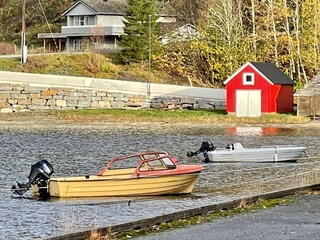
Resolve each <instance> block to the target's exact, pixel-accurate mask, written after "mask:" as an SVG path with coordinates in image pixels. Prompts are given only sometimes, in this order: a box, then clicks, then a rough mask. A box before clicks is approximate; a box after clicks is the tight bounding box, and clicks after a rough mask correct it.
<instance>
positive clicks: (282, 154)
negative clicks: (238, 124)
mask: <svg viewBox="0 0 320 240" xmlns="http://www.w3.org/2000/svg"><path fill="white" fill-rule="evenodd" d="M305 151H306V148H305V147H298V146H291V145H289V146H272V147H261V148H242V149H235V150H232V149H216V150H214V151H209V152H207V153H204V154H207V155H208V159H209V161H210V162H225V163H226V162H295V161H297V160H298V159H299V158H301V157H302V155H303V154H304V153H305Z"/></svg>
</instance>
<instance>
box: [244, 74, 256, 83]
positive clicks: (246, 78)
mask: <svg viewBox="0 0 320 240" xmlns="http://www.w3.org/2000/svg"><path fill="white" fill-rule="evenodd" d="M243 85H254V74H253V73H244V74H243Z"/></svg>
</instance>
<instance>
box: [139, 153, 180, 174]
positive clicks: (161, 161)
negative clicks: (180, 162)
mask: <svg viewBox="0 0 320 240" xmlns="http://www.w3.org/2000/svg"><path fill="white" fill-rule="evenodd" d="M174 168H176V165H175V164H174V162H173V161H172V160H171V159H170V158H169V157H167V156H165V157H160V158H156V159H152V160H149V161H145V162H144V163H142V164H141V165H140V167H139V171H140V172H145V171H159V170H167V169H174Z"/></svg>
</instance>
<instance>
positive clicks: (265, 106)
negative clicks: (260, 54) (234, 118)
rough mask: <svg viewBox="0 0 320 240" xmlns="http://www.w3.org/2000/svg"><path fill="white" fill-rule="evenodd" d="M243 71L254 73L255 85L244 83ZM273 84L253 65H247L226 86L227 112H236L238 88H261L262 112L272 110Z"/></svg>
mask: <svg viewBox="0 0 320 240" xmlns="http://www.w3.org/2000/svg"><path fill="white" fill-rule="evenodd" d="M243 73H254V74H255V76H254V85H243V79H242V75H243ZM271 87H272V85H271V84H270V83H269V82H268V81H267V80H266V79H265V78H264V77H262V76H261V74H260V73H259V72H257V71H255V70H254V69H253V68H252V67H251V66H249V65H248V66H247V67H245V68H244V69H243V70H242V71H241V72H239V73H238V74H237V75H236V76H235V77H234V78H233V79H231V80H230V81H229V82H228V83H227V86H226V89H227V108H226V109H227V112H228V113H235V112H236V90H237V89H238V90H249V89H251V90H261V105H262V106H261V112H270V110H269V107H270V101H271V98H270V94H271Z"/></svg>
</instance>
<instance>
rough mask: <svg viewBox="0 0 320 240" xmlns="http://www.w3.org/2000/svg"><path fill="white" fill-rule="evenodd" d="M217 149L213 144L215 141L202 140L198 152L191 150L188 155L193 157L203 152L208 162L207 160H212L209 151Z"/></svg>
mask: <svg viewBox="0 0 320 240" xmlns="http://www.w3.org/2000/svg"><path fill="white" fill-rule="evenodd" d="M215 149H216V147H215V146H214V145H213V143H212V142H211V141H205V142H202V144H201V147H200V149H199V150H198V151H196V152H191V151H189V152H187V156H188V157H193V156H196V155H198V154H200V153H203V156H204V162H206V163H207V162H210V160H209V157H208V154H207V152H209V151H214V150H215Z"/></svg>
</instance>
